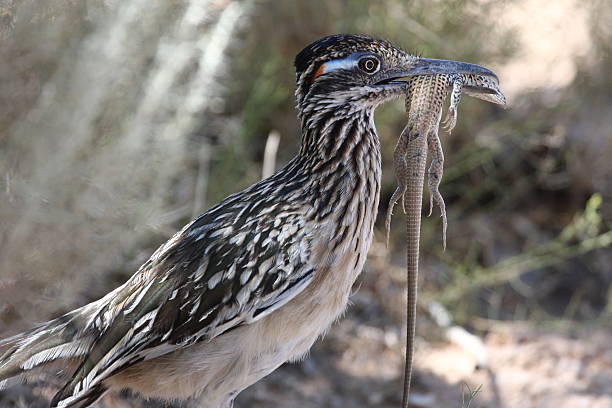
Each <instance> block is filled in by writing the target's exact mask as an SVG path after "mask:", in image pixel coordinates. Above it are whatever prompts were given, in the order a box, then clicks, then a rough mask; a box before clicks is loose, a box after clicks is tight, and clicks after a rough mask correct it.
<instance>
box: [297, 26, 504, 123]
mask: <svg viewBox="0 0 612 408" xmlns="http://www.w3.org/2000/svg"><path fill="white" fill-rule="evenodd" d="M295 68H296V74H297V88H296V92H295V94H296V98H297V104H298V109H299V111H300V113H301V114H303V113H304V112H308V111H309V110H319V109H321V105H326V106H329V107H331V108H334V107H337V106H340V105H342V106H346V105H349V108H352V109H355V110H362V109H367V108H374V107H376V106H377V105H379V104H380V103H382V102H385V101H387V100H389V99H392V98H394V97H397V96H400V95H404V94H405V93H406V90H407V82H408V81H409V80H410V78H411V77H414V76H416V75H431V74H471V75H481V76H483V77H486V78H489V79H490V80H491V81H492V83H495V84H496V83H497V82H498V80H497V76H496V75H495V73H493V72H492V71H490V70H488V69H486V68H484V67H481V66H479V65H475V64H470V63H465V62H457V61H447V60H437V59H430V58H420V57H418V56H415V55H412V54H410V53H408V52H406V51H403V50H401V49H400V48H397V47H395V46H394V45H393V44H391V43H389V42H388V41H384V40H378V39H374V38H370V37H368V36H365V35H348V34H338V35H331V36H328V37H324V38H322V39H320V40H318V41H315V42H313V43H312V44H310V45H308V46H307V47H306V48H304V49H303V50H302V51H301V52H300V53H299V54H298V55H297V56H296V58H295ZM470 91H471V93H470V95H472V96H477V97H478V95H479V94H480V93H482V94H487V93H490V92H491V91H490V90H489V89H485V88H484V87H483V89H471V90H470Z"/></svg>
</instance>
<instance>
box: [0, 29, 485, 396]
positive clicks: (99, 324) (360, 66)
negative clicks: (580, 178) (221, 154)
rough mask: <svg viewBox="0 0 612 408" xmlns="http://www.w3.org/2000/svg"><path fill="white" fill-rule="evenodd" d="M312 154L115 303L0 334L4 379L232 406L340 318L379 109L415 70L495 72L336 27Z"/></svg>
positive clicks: (369, 195)
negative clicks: (41, 377)
mask: <svg viewBox="0 0 612 408" xmlns="http://www.w3.org/2000/svg"><path fill="white" fill-rule="evenodd" d="M295 67H296V71H297V86H296V99H297V110H298V117H299V119H300V122H301V128H302V141H301V148H300V151H299V153H298V155H297V156H296V157H295V158H294V159H293V160H291V161H290V162H289V163H288V164H287V165H286V166H285V167H283V168H282V169H281V170H279V171H278V172H277V173H276V174H274V175H273V176H271V177H270V178H267V179H265V180H262V181H260V182H259V183H257V184H254V185H253V186H251V187H249V188H247V189H245V190H243V191H241V192H238V193H236V194H233V195H231V196H230V197H228V198H226V199H225V200H223V201H222V202H221V203H219V204H217V205H216V206H214V207H212V208H211V209H210V210H208V211H206V212H205V213H204V214H202V215H201V216H199V217H198V218H197V219H195V220H194V221H192V222H191V223H189V224H188V225H187V226H185V227H184V228H183V229H182V230H181V231H180V232H178V233H177V234H176V235H174V236H173V237H172V238H171V239H170V240H169V241H168V242H166V243H165V244H164V245H162V246H161V247H160V248H159V249H158V250H157V251H156V252H155V253H154V254H153V255H152V256H151V258H150V259H149V260H148V261H147V262H145V263H144V265H142V266H141V267H140V269H139V270H138V271H137V272H136V273H135V274H134V275H133V276H132V277H131V279H130V280H128V282H126V283H125V284H124V285H122V286H120V287H119V288H117V289H115V290H114V291H112V292H111V293H109V294H108V295H106V296H105V297H104V298H102V299H100V300H98V301H96V302H93V303H91V304H89V305H86V306H83V307H82V308H80V309H77V310H75V311H73V312H71V313H69V314H67V315H65V316H62V317H60V318H58V319H56V320H53V321H50V322H47V323H44V324H42V325H40V326H39V327H38V328H36V329H34V330H32V331H30V332H27V333H23V334H21V335H18V336H16V337H13V338H11V339H7V340H5V341H3V342H1V343H0V353H2V354H0V387H1V386H3V385H4V386H8V385H9V384H10V383H11V382H12V381H15V380H20V379H23V378H27V377H29V376H31V375H35V374H36V373H38V372H40V371H41V370H46V371H50V372H51V373H53V374H55V375H57V376H58V377H59V378H65V385H64V386H63V388H62V389H61V390H60V391H59V392H58V393H57V394H56V395H55V397H54V398H53V401H52V406H54V407H85V406H88V405H90V404H91V403H93V402H94V401H96V400H97V399H98V398H99V397H100V396H101V395H103V394H104V393H105V392H107V391H109V390H119V389H122V388H130V389H132V390H134V391H136V392H140V393H141V394H142V395H144V396H149V397H159V398H164V399H168V400H183V399H187V398H198V399H199V402H200V405H201V406H202V407H209V408H218V407H230V406H232V404H233V400H234V398H235V396H236V395H237V394H238V393H239V392H240V391H242V390H243V389H244V388H246V387H248V386H249V385H251V384H253V383H254V382H256V381H257V380H259V379H260V378H262V377H264V376H266V375H267V374H269V373H270V372H272V371H273V370H275V369H276V368H277V367H278V366H280V365H281V364H282V363H284V362H285V361H292V360H296V359H299V358H301V357H302V356H304V355H305V353H307V351H308V350H309V348H310V347H311V346H312V344H313V343H314V341H315V340H316V339H317V338H318V337H319V336H320V335H321V333H323V332H324V331H325V330H326V329H327V328H328V327H329V326H330V324H331V323H332V322H333V321H334V320H335V319H337V318H338V316H340V314H341V313H342V312H343V311H344V309H345V307H346V304H347V302H348V296H349V294H350V291H351V286H352V284H353V282H354V281H355V279H356V278H357V276H358V275H359V273H360V272H361V270H362V269H363V265H364V262H365V258H366V255H367V251H368V249H369V247H370V243H371V240H372V231H373V225H374V220H375V218H376V214H377V209H378V201H379V194H380V177H381V157H380V148H379V140H378V136H377V134H376V129H375V127H374V120H373V115H374V110H375V108H376V107H377V106H378V105H379V104H381V103H383V102H385V101H387V100H390V99H392V98H395V97H398V96H400V95H403V94H405V92H406V89H407V85H406V84H407V82H406V80H403V79H402V78H406V77H410V76H415V75H422V74H431V73H436V74H437V73H445V72H456V71H461V70H464V71H465V72H474V73H479V74H483V75H489V74H492V73H490V71H488V70H486V69H484V68H482V67H478V66H475V65H471V64H463V63H456V62H453V61H438V60H428V59H425V58H418V57H416V56H413V55H411V54H408V53H406V52H404V51H402V50H400V49H398V48H396V47H394V46H393V45H391V44H390V43H388V42H385V41H381V40H375V39H372V38H369V37H367V36H355V35H335V36H329V37H325V38H323V39H321V40H319V41H316V42H314V43H313V44H311V45H309V46H308V47H306V48H305V49H304V50H302V52H300V53H299V54H298V56H297V57H296V60H295Z"/></svg>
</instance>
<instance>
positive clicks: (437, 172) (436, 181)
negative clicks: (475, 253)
mask: <svg viewBox="0 0 612 408" xmlns="http://www.w3.org/2000/svg"><path fill="white" fill-rule="evenodd" d="M427 146H428V150H429V154H430V155H431V163H430V165H429V170H428V172H427V186H428V188H429V214H428V216H430V215H431V214H432V212H433V204H434V201H435V202H436V204H438V207H439V208H440V213H441V216H442V246H443V248H444V249H446V227H447V225H448V222H447V218H446V204H445V203H444V198H443V197H442V194H440V190H439V187H440V182H441V181H442V174H443V173H444V152H443V151H442V144H441V143H440V138H439V137H438V132H437V130H432V131H431V132H429V133H428V135H427Z"/></svg>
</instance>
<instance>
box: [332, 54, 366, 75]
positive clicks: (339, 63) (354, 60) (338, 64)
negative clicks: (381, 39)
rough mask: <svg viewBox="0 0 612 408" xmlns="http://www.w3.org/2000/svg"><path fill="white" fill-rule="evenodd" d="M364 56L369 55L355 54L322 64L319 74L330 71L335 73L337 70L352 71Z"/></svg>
mask: <svg viewBox="0 0 612 408" xmlns="http://www.w3.org/2000/svg"><path fill="white" fill-rule="evenodd" d="M364 55H371V54H368V53H364V52H355V53H353V54H351V55H349V56H347V57H344V58H341V59H336V60H331V61H328V62H326V63H324V64H323V71H322V72H321V74H326V73H328V72H331V71H335V70H338V69H346V70H349V69H353V68H355V67H356V66H357V64H358V63H359V59H361V58H362V57H363V56H364Z"/></svg>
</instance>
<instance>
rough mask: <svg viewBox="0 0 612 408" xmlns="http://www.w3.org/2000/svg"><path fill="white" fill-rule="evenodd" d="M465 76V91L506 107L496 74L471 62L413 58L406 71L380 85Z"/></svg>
mask: <svg viewBox="0 0 612 408" xmlns="http://www.w3.org/2000/svg"><path fill="white" fill-rule="evenodd" d="M441 74H442V75H457V74H459V75H463V76H467V77H469V78H467V79H469V80H464V81H463V87H462V89H463V91H464V92H465V93H466V94H468V95H470V96H474V97H476V98H479V99H483V100H486V101H488V102H493V103H497V104H501V105H504V104H505V103H506V98H505V96H504V95H503V94H502V92H501V91H500V89H499V79H498V78H497V75H496V74H495V72H493V71H491V70H490V69H487V68H485V67H482V66H480V65H476V64H470V63H469V62H459V61H450V60H440V59H433V58H418V59H416V61H415V60H414V57H412V61H410V63H409V65H408V66H407V68H406V69H405V70H399V71H395V72H391V73H390V75H388V76H387V78H386V79H384V80H382V81H380V82H379V84H380V85H387V84H388V85H393V84H396V85H405V84H406V82H408V81H409V80H410V79H411V78H412V77H415V76H418V75H441Z"/></svg>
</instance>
